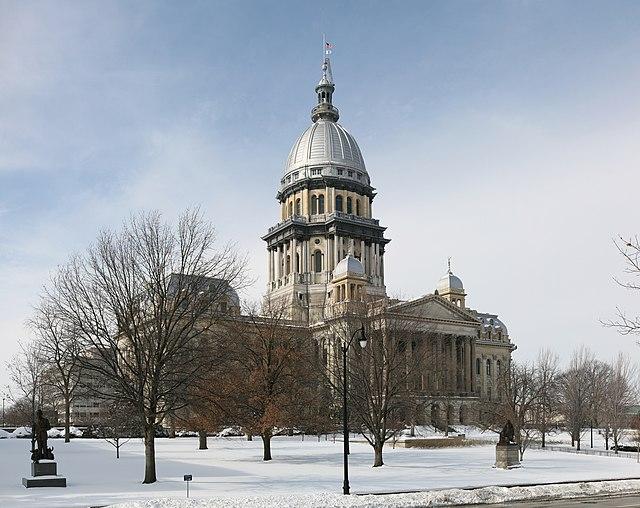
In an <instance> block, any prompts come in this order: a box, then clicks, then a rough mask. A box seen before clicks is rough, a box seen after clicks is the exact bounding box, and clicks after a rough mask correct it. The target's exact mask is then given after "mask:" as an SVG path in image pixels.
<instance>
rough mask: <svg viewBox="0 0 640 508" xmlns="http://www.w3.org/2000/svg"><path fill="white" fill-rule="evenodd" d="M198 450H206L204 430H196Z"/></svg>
mask: <svg viewBox="0 0 640 508" xmlns="http://www.w3.org/2000/svg"><path fill="white" fill-rule="evenodd" d="M198 441H199V445H198V450H206V449H207V433H206V432H205V431H204V430H199V431H198Z"/></svg>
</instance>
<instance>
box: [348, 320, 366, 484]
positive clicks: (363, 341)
mask: <svg viewBox="0 0 640 508" xmlns="http://www.w3.org/2000/svg"><path fill="white" fill-rule="evenodd" d="M358 333H359V334H360V339H359V340H358V341H359V342H360V347H363V348H364V347H366V345H367V338H366V337H365V335H364V326H362V327H360V328H358V329H357V330H356V331H355V332H353V334H352V335H351V338H350V339H349V342H346V341H343V342H342V430H343V435H344V438H343V453H342V456H343V461H344V462H343V463H344V480H343V482H342V493H343V494H344V495H348V494H350V493H351V492H350V487H349V425H348V421H349V413H348V412H347V352H348V351H349V348H350V347H351V344H352V342H353V339H354V338H355V336H356V334H358Z"/></svg>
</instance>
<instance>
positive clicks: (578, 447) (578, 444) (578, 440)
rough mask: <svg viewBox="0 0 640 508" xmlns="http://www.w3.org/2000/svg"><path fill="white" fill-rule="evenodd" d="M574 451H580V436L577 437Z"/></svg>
mask: <svg viewBox="0 0 640 508" xmlns="http://www.w3.org/2000/svg"><path fill="white" fill-rule="evenodd" d="M576 444H577V446H576V450H578V451H580V436H578V439H576Z"/></svg>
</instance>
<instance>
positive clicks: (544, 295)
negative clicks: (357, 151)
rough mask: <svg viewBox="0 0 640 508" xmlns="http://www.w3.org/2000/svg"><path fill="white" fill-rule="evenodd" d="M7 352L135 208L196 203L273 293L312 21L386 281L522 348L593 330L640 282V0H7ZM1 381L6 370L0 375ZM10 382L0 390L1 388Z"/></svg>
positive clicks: (0, 295) (2, 275)
mask: <svg viewBox="0 0 640 508" xmlns="http://www.w3.org/2000/svg"><path fill="white" fill-rule="evenodd" d="M0 12H1V13H2V14H1V15H0V281H1V283H0V361H1V362H0V363H4V361H6V360H9V359H10V358H11V357H12V355H13V354H14V353H15V351H16V349H17V341H18V340H25V339H28V338H29V336H30V335H29V330H28V329H27V328H26V327H25V321H26V320H27V319H28V318H29V315H30V313H31V308H32V306H33V305H34V304H35V303H36V302H37V300H38V295H39V294H40V292H41V288H42V286H43V285H44V284H46V282H47V280H48V278H49V277H50V275H51V273H52V272H53V271H54V270H55V269H56V267H57V266H58V265H60V264H61V263H64V262H65V260H67V259H68V258H69V256H70V255H72V254H73V253H74V252H80V251H82V250H83V249H85V248H86V247H87V246H88V245H89V244H90V243H91V242H92V240H94V239H95V237H96V236H97V233H98V231H99V230H100V229H102V228H118V227H119V226H120V225H121V224H122V221H123V220H125V219H126V218H127V217H128V216H129V215H130V214H131V213H132V212H137V211H142V210H160V211H161V212H162V213H163V214H164V215H165V217H166V219H167V220H169V221H171V220H174V219H175V217H177V215H178V214H179V213H180V212H181V211H184V210H185V209H186V208H188V207H193V206H200V207H201V209H202V210H203V212H204V213H205V214H206V216H207V217H208V218H209V219H211V221H213V223H214V224H215V225H216V228H217V231H218V235H219V238H220V241H221V242H226V241H234V242H236V243H237V246H238V249H239V250H240V251H241V252H243V253H246V254H247V255H248V256H249V259H250V262H249V264H250V266H249V268H250V270H251V274H252V275H253V276H254V277H255V278H256V283H255V285H254V286H253V287H251V288H250V289H248V290H246V291H245V292H244V294H243V297H245V298H248V299H257V298H258V297H259V296H260V295H261V294H262V293H263V291H264V290H265V288H266V279H265V271H266V250H265V245H264V243H263V241H262V240H260V236H261V235H262V234H264V232H265V231H266V230H267V228H268V227H269V226H270V225H273V224H274V223H275V222H277V219H278V211H279V207H278V204H277V202H276V199H275V193H276V190H277V187H278V183H279V180H280V176H281V173H282V170H283V166H284V161H285V158H286V156H287V155H288V152H289V149H290V147H291V145H292V144H293V142H294V141H295V140H296V138H297V137H298V136H299V134H300V133H301V132H302V131H303V130H304V129H305V128H306V127H307V126H308V125H309V123H310V118H309V111H310V109H311V107H312V106H313V105H314V103H315V94H314V91H313V88H314V86H315V84H316V83H317V81H318V79H319V78H320V75H321V70H320V65H321V59H322V34H323V33H326V36H327V39H328V40H330V41H331V42H332V43H333V44H334V46H335V49H334V51H333V54H332V55H331V57H332V67H333V75H334V79H335V81H336V91H335V94H334V104H335V105H336V106H337V107H338V108H339V109H340V112H341V119H340V122H341V123H342V124H343V125H344V126H345V127H346V128H347V129H348V130H349V131H350V132H351V133H352V134H353V135H354V136H355V138H356V139H357V140H358V143H359V145H360V148H361V150H362V152H363V155H364V158H365V162H366V165H367V169H368V172H369V174H370V176H371V179H372V184H373V185H374V186H375V187H376V188H377V192H378V195H377V196H376V198H375V201H374V204H373V213H374V216H375V217H377V218H379V219H380V221H381V223H382V224H383V225H385V226H387V227H388V229H387V237H389V238H391V240H392V241H391V243H390V244H389V245H388V247H387V251H386V255H385V263H386V265H385V276H386V284H387V288H388V292H389V294H391V295H394V296H398V295H400V296H402V297H403V298H411V297H419V296H422V295H424V294H427V293H431V292H433V290H434V288H435V286H436V283H437V281H438V279H439V278H440V277H441V276H442V275H443V274H444V273H445V271H446V260H447V257H449V256H451V257H452V269H453V271H454V273H455V274H456V275H458V276H459V277H460V278H461V279H462V280H463V282H464V286H465V289H466V291H467V294H468V296H467V304H468V305H469V306H470V307H472V308H475V309H477V310H480V311H483V312H493V313H497V314H499V315H500V317H501V318H502V320H503V321H504V322H505V323H506V324H507V326H508V328H509V332H510V336H511V339H512V341H513V342H515V343H516V344H517V346H518V349H517V351H516V353H515V356H514V357H515V358H517V359H520V360H531V359H533V358H535V356H536V355H537V352H538V351H539V350H540V348H543V347H546V348H551V349H554V350H556V351H557V352H558V354H559V355H560V356H561V358H562V359H563V360H566V359H567V358H568V357H569V355H570V353H571V351H572V350H574V349H575V348H576V347H577V346H579V345H581V344H584V345H587V346H588V347H590V348H591V349H592V350H593V351H594V352H595V353H596V354H597V355H598V356H599V357H601V358H602V359H605V360H608V359H610V358H612V357H613V356H614V355H615V354H616V353H617V352H618V351H623V352H624V353H625V354H627V355H629V356H631V357H632V358H633V359H634V360H636V361H637V360H638V359H640V347H639V346H638V345H637V344H636V343H635V341H634V338H632V337H623V336H620V335H619V334H617V333H616V331H615V330H612V329H608V328H604V327H603V326H602V325H601V323H600V320H603V319H608V318H611V317H614V316H615V312H616V310H615V309H616V306H620V307H621V308H623V309H626V310H628V311H629V312H630V313H631V314H634V312H635V313H636V314H637V313H640V309H639V308H638V295H637V294H633V293H630V292H629V291H626V290H624V289H622V288H620V287H619V286H617V285H616V284H615V282H614V280H613V278H614V277H624V273H623V270H624V264H623V261H622V259H621V257H620V255H619V254H618V253H617V251H616V249H615V247H614V245H613V242H612V239H613V238H614V237H616V236H617V235H623V236H624V237H629V236H630V235H635V234H638V233H640V222H639V220H638V219H639V218H640V217H639V215H640V210H639V208H638V189H639V188H640V170H639V169H640V168H639V162H640V154H639V152H638V148H639V146H640V144H639V142H638V140H639V139H640V132H639V131H640V129H639V127H640V99H639V94H638V90H640V60H639V58H638V55H640V3H638V2H630V1H625V2H621V1H600V2H590V1H579V2H565V1H535V2H533V1H532V2H529V1H515V0H514V1H510V2H499V1H491V2H486V1H462V2H460V1H443V2H436V1H430V2H424V1H417V2H410V1H403V2H394V1H388V0H387V1H381V2H376V1H360V2H358V1H351V2H331V1H323V2H321V3H319V2H285V1H280V2H267V1H255V2H231V1H224V2H223V1H220V2H213V1H206V2H205V1H203V2H197V1H191V2H172V1H166V2H162V1H154V2H145V1H136V2H118V1H111V2H91V1H85V2H81V3H78V2H71V1H69V2H65V1H59V2H30V1H17V0H16V1H5V0H0ZM7 382H8V375H7V373H6V369H5V368H2V369H0V388H2V386H5V385H6V384H7ZM0 391H1V390H0Z"/></svg>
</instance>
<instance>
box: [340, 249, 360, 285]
mask: <svg viewBox="0 0 640 508" xmlns="http://www.w3.org/2000/svg"><path fill="white" fill-rule="evenodd" d="M364 274H365V272H364V266H362V263H361V262H360V261H359V260H358V259H357V258H355V257H353V256H352V255H351V253H349V254H347V257H345V258H344V259H343V260H341V261H340V262H339V263H338V264H337V265H336V268H335V270H333V278H334V279H337V278H338V277H344V276H345V275H355V276H356V277H364Z"/></svg>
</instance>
